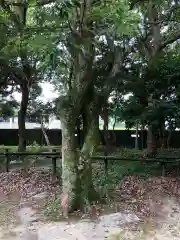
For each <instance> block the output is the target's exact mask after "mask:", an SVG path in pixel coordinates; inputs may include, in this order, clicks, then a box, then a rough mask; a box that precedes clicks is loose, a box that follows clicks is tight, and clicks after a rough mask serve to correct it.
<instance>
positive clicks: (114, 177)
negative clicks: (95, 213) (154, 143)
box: [93, 161, 161, 195]
mask: <svg viewBox="0 0 180 240" xmlns="http://www.w3.org/2000/svg"><path fill="white" fill-rule="evenodd" d="M160 174H161V167H160V165H159V163H149V164H147V163H143V162H130V161H113V162H110V164H109V166H108V175H106V174H105V170H104V164H103V162H102V161H99V162H96V163H94V165H93V181H94V183H95V186H96V188H97V189H98V190H99V191H100V193H101V194H102V195H104V194H105V193H107V191H109V190H110V191H111V190H113V189H115V187H116V185H117V184H118V183H119V182H120V181H121V180H122V179H123V177H125V176H127V175H136V176H138V177H141V178H148V177H150V176H152V175H160Z"/></svg>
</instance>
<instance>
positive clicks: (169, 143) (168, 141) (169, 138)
mask: <svg viewBox="0 0 180 240" xmlns="http://www.w3.org/2000/svg"><path fill="white" fill-rule="evenodd" d="M171 136H172V130H171V129H170V130H169V131H168V138H167V148H168V149H169V148H170V147H171V146H170V145H171Z"/></svg>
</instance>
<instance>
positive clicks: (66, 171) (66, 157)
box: [61, 119, 81, 212]
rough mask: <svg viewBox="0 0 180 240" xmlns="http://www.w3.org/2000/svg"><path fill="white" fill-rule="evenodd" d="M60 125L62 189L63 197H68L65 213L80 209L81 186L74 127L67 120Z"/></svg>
mask: <svg viewBox="0 0 180 240" xmlns="http://www.w3.org/2000/svg"><path fill="white" fill-rule="evenodd" d="M61 124H62V187H63V196H66V195H67V196H68V200H67V211H68V212H70V211H73V210H76V209H79V208H81V199H80V198H81V184H80V182H79V174H78V168H77V166H78V154H77V150H76V138H75V127H74V126H73V124H72V123H71V122H69V121H68V120H67V119H63V120H62V121H61Z"/></svg>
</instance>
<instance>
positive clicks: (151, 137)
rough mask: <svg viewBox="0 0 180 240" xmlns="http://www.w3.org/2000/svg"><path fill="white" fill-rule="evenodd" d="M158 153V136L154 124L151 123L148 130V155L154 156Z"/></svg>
mask: <svg viewBox="0 0 180 240" xmlns="http://www.w3.org/2000/svg"><path fill="white" fill-rule="evenodd" d="M156 153H157V146H156V138H155V133H154V129H153V126H152V125H150V124H149V126H148V132H147V155H148V156H149V157H154V156H155V155H156Z"/></svg>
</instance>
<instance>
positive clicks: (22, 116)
mask: <svg viewBox="0 0 180 240" xmlns="http://www.w3.org/2000/svg"><path fill="white" fill-rule="evenodd" d="M21 92H22V98H21V105H20V110H19V112H18V128H19V144H18V151H20V152H23V151H25V150H26V126H25V122H26V112H27V107H28V101H29V90H28V87H27V86H21Z"/></svg>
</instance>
